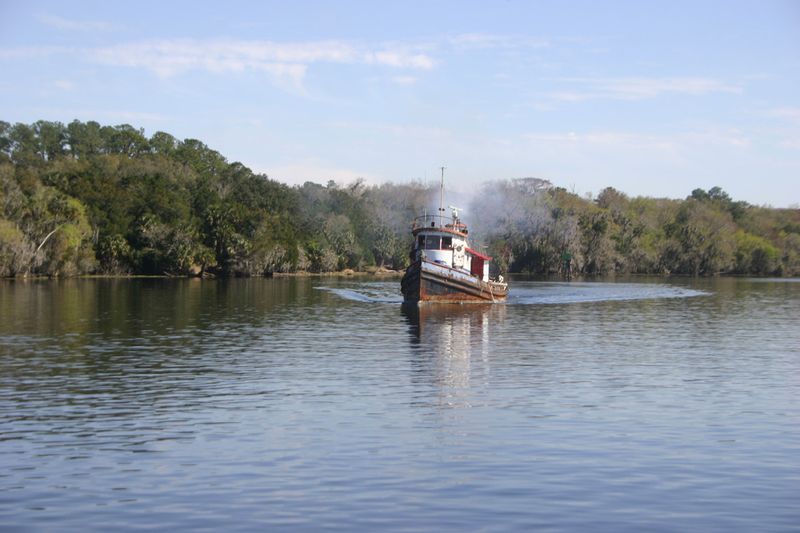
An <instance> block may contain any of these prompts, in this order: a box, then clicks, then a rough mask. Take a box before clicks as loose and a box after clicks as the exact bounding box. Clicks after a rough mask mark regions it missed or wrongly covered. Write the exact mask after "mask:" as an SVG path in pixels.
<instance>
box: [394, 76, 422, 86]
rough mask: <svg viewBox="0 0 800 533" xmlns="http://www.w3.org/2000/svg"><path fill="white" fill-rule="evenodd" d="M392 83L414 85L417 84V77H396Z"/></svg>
mask: <svg viewBox="0 0 800 533" xmlns="http://www.w3.org/2000/svg"><path fill="white" fill-rule="evenodd" d="M392 81H393V82H394V83H396V84H398V85H414V84H415V83H417V78H416V77H415V76H394V77H392Z"/></svg>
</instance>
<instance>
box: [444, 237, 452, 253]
mask: <svg viewBox="0 0 800 533" xmlns="http://www.w3.org/2000/svg"><path fill="white" fill-rule="evenodd" d="M452 249H453V238H452V237H442V250H452Z"/></svg>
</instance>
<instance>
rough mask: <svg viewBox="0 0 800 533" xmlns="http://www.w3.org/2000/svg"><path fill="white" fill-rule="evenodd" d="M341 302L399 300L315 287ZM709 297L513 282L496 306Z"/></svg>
mask: <svg viewBox="0 0 800 533" xmlns="http://www.w3.org/2000/svg"><path fill="white" fill-rule="evenodd" d="M315 289H318V290H322V291H327V292H330V293H333V294H335V295H336V296H338V297H340V298H343V299H345V300H350V301H353V302H362V303H379V304H399V303H402V302H403V297H402V296H401V295H400V294H399V290H398V287H397V283H396V282H386V283H354V284H353V285H352V286H348V287H315ZM708 294H709V293H707V292H703V291H698V290H695V289H689V288H686V287H675V286H670V285H663V284H652V283H602V282H597V283H580V282H564V283H553V282H515V283H514V285H513V288H512V289H511V291H510V292H509V295H508V300H507V301H506V302H504V303H500V304H498V305H556V304H577V303H592V302H613V301H627V300H651V299H663V298H693V297H696V296H707V295H708Z"/></svg>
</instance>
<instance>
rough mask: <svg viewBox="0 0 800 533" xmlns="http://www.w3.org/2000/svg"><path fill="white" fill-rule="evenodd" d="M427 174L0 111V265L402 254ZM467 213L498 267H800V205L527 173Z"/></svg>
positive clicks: (598, 270)
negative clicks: (671, 196)
mask: <svg viewBox="0 0 800 533" xmlns="http://www.w3.org/2000/svg"><path fill="white" fill-rule="evenodd" d="M435 189H436V188H435V187H431V186H429V185H424V184H421V183H409V184H402V185H398V184H392V183H386V184H382V185H379V186H367V185H365V183H364V181H363V180H356V181H355V182H353V183H350V184H347V185H342V184H337V183H335V182H333V181H328V182H327V183H326V184H324V185H322V184H317V183H312V182H308V183H306V184H304V185H302V186H299V187H290V186H287V185H284V184H281V183H278V182H275V181H272V180H270V179H269V178H268V177H267V176H264V175H259V174H255V173H253V172H252V171H251V170H250V169H249V168H247V167H246V166H244V165H242V164H241V163H238V162H233V163H231V162H228V161H227V160H226V159H225V157H223V156H222V155H221V154H220V153H218V152H216V151H215V150H213V149H211V148H209V147H208V146H206V145H205V144H204V143H202V142H201V141H199V140H196V139H186V140H183V141H180V140H178V139H176V138H175V137H173V136H172V135H170V134H169V133H166V132H156V133H155V134H153V135H152V136H151V137H150V138H149V139H148V138H147V137H145V135H144V131H143V130H141V129H137V128H135V127H133V126H131V125H128V124H122V125H117V126H103V125H100V124H99V123H97V122H85V123H84V122H80V121H78V120H74V121H72V122H70V123H69V124H67V125H66V126H65V125H64V124H62V123H60V122H48V121H38V122H36V123H34V124H30V125H27V124H13V125H12V124H9V123H8V122H2V121H0V275H2V276H14V275H28V274H34V275H36V274H38V275H50V276H65V275H75V274H80V273H91V272H102V273H112V274H127V273H132V274H137V273H139V274H170V275H202V274H204V273H212V274H215V275H222V276H250V275H269V274H272V273H274V272H292V271H296V270H310V271H316V272H326V271H332V270H339V269H343V268H355V269H359V268H364V267H367V266H373V265H377V266H388V267H391V268H396V269H400V268H404V267H405V266H407V265H408V263H409V250H410V247H411V244H412V242H411V238H410V236H409V223H410V222H411V220H413V218H414V217H416V216H418V215H420V214H421V212H422V210H423V208H425V207H426V206H428V207H430V205H429V200H430V199H431V198H432V197H433V196H434V194H433V193H434V192H435ZM477 198H478V199H477V201H476V202H475V203H474V204H473V205H470V206H469V208H468V210H467V212H468V216H467V217H465V218H466V219H467V221H468V222H469V223H470V229H471V237H472V243H473V246H476V247H481V246H482V247H483V249H485V250H486V251H487V253H489V254H490V255H492V256H494V258H495V261H494V263H493V267H494V268H499V269H500V270H501V271H502V272H506V271H512V272H513V271H516V272H533V273H538V274H554V273H558V272H559V271H560V270H561V269H562V268H563V260H562V257H564V255H565V254H568V255H569V256H570V257H571V258H572V259H571V261H572V269H573V271H574V272H581V273H583V274H586V275H592V274H606V273H612V272H633V273H679V274H688V275H713V274H718V273H723V272H731V273H739V274H747V275H780V274H782V275H798V274H800V210H797V209H769V208H763V207H755V206H751V205H749V204H747V203H745V202H737V201H734V200H733V199H731V197H730V196H729V195H728V194H727V193H726V192H725V191H723V190H722V189H721V188H719V187H712V188H711V189H709V190H708V191H705V190H703V189H695V190H694V191H692V193H691V195H690V196H689V197H688V198H687V199H686V200H684V201H679V200H663V199H653V198H629V197H628V196H626V195H625V194H623V193H621V192H619V191H616V190H615V189H612V188H607V189H605V190H603V191H602V192H601V193H600V194H599V195H598V197H597V199H596V200H595V201H591V200H590V199H587V198H582V197H579V196H577V195H575V194H572V193H570V192H568V191H566V190H565V189H560V188H555V187H553V186H552V185H551V184H549V183H548V182H546V181H544V180H539V179H535V178H524V179H517V180H506V181H500V182H493V183H488V184H487V185H486V186H485V187H484V188H483V189H482V190H480V191H479V192H478V195H477Z"/></svg>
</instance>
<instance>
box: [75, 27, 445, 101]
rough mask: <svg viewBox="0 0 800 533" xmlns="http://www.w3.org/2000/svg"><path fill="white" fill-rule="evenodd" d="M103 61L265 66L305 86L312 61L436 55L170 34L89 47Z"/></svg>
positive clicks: (414, 65)
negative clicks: (172, 37)
mask: <svg viewBox="0 0 800 533" xmlns="http://www.w3.org/2000/svg"><path fill="white" fill-rule="evenodd" d="M89 56H90V58H91V59H92V60H93V61H95V62H97V63H100V64H103V65H109V66H119V67H132V68H144V69H147V70H149V71H151V72H153V73H155V74H156V75H158V76H160V77H162V78H167V77H171V76H176V75H180V74H182V73H184V72H187V71H191V70H204V71H206V72H210V73H212V74H224V73H230V72H243V71H248V70H249V71H260V72H265V73H267V74H268V75H270V76H271V77H272V78H273V80H274V81H275V82H276V84H278V85H281V86H284V88H288V89H294V90H299V91H302V90H303V88H302V82H303V79H304V78H305V75H306V72H307V70H308V68H309V67H310V66H311V65H314V64H317V63H333V64H368V65H379V66H387V67H391V68H396V69H406V70H429V69H431V68H433V67H434V65H435V62H434V60H433V59H432V58H431V57H429V56H427V55H425V54H422V53H416V52H407V51H406V50H404V49H402V48H399V47H398V48H387V47H383V48H381V49H380V50H377V51H374V50H369V49H365V48H364V47H359V46H356V45H353V44H351V43H348V42H344V41H315V42H297V43H277V42H272V41H198V40H165V41H150V42H140V43H131V44H124V45H117V46H111V47H107V48H100V49H95V50H91V51H89Z"/></svg>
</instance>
